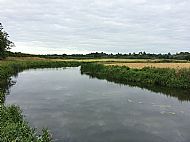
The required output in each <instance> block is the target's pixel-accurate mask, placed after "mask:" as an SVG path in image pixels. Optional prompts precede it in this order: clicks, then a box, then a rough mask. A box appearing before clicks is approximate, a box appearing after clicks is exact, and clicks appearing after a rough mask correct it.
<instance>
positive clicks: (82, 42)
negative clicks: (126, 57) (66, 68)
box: [0, 0, 190, 54]
mask: <svg viewBox="0 0 190 142" xmlns="http://www.w3.org/2000/svg"><path fill="white" fill-rule="evenodd" d="M0 22H1V23H2V24H3V26H4V28H5V30H6V31H7V32H8V33H9V35H10V39H11V40H12V41H13V42H14V43H15V45H16V47H14V48H12V51H21V52H25V53H35V54H47V53H58V54H63V53H67V54H73V53H89V52H96V51H97V52H102V51H103V52H107V53H111V52H112V53H118V52H119V53H129V52H139V51H146V52H151V53H160V52H161V53H167V52H171V53H175V52H179V51H190V0H0Z"/></svg>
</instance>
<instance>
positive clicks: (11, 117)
mask: <svg viewBox="0 0 190 142" xmlns="http://www.w3.org/2000/svg"><path fill="white" fill-rule="evenodd" d="M80 64H81V63H79V62H60V61H59V62H56V61H6V62H2V63H1V64H0V142H50V141H51V140H52V139H51V136H50V134H49V132H48V131H47V130H45V129H44V130H42V134H41V135H38V134H37V133H36V131H35V130H34V129H33V128H31V127H30V126H29V125H28V123H27V122H26V121H25V120H24V119H23V116H22V113H21V110H20V108H19V107H18V106H15V105H11V106H6V105H5V104H4V102H5V98H6V97H5V94H6V90H7V89H8V88H9V86H10V85H11V81H10V77H11V76H13V75H17V73H19V72H21V71H23V70H25V69H30V68H58V67H77V66H79V65H80Z"/></svg>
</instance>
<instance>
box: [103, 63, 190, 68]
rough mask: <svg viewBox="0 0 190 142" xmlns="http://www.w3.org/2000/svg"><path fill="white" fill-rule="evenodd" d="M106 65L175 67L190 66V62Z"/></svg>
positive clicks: (114, 64)
mask: <svg viewBox="0 0 190 142" xmlns="http://www.w3.org/2000/svg"><path fill="white" fill-rule="evenodd" d="M105 65H108V66H128V67H130V68H137V69H142V68H144V67H155V68H173V69H182V68H190V63H105Z"/></svg>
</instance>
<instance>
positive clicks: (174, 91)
mask: <svg viewBox="0 0 190 142" xmlns="http://www.w3.org/2000/svg"><path fill="white" fill-rule="evenodd" d="M81 74H82V75H83V74H85V75H89V76H90V78H97V79H106V80H107V81H110V82H114V83H118V84H122V85H129V86H131V87H140V88H142V89H147V90H149V91H152V92H155V93H162V94H164V95H166V96H170V97H175V98H177V99H178V100H179V101H190V90H189V89H179V88H167V87H161V86H155V85H146V84H141V83H140V82H135V83H134V82H124V81H122V80H114V79H112V78H110V77H108V76H103V75H100V74H91V73H85V72H82V71H81Z"/></svg>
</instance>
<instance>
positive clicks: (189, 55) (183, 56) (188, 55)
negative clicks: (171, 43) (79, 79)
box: [6, 52, 190, 60]
mask: <svg viewBox="0 0 190 142" xmlns="http://www.w3.org/2000/svg"><path fill="white" fill-rule="evenodd" d="M6 54H7V56H12V57H42V58H58V59H63V58H67V59H69V58H76V59H98V58H116V59H176V60H190V52H180V53H176V54H171V53H167V54H154V53H146V52H139V53H128V54H121V53H118V54H112V53H111V54H107V53H104V52H101V53H98V52H95V53H90V54H72V55H67V54H62V55H58V54H47V55H32V54H24V53H20V52H17V53H13V52H7V53H6Z"/></svg>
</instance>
